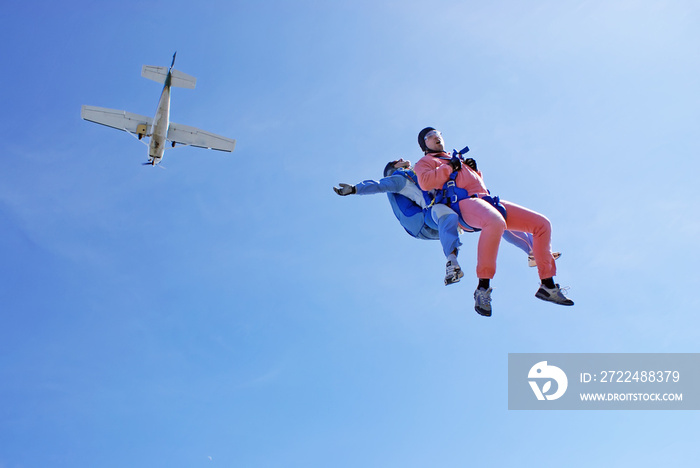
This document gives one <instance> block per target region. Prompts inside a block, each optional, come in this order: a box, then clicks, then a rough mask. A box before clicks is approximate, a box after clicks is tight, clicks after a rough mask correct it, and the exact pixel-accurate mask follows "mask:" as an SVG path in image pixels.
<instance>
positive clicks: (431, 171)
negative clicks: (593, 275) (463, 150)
mask: <svg viewBox="0 0 700 468" xmlns="http://www.w3.org/2000/svg"><path fill="white" fill-rule="evenodd" d="M449 160H450V155H448V154H447V153H427V154H426V155H425V156H424V157H423V158H421V160H420V161H418V163H416V165H415V167H414V170H415V172H416V175H417V176H418V183H419V184H420V186H421V188H422V189H423V190H425V191H430V190H434V189H442V188H443V186H444V185H445V182H447V181H448V180H449V178H450V174H452V166H451V165H450V164H449ZM455 184H456V185H457V187H461V188H463V189H465V190H467V192H468V193H469V196H470V197H471V196H472V195H476V197H475V198H465V199H463V200H460V201H459V210H460V211H461V215H462V218H463V219H464V222H466V223H467V224H468V225H469V226H472V227H475V228H479V229H481V232H480V234H479V245H478V254H477V264H476V275H477V277H478V278H488V279H491V278H493V277H494V275H495V274H496V258H497V257H498V247H499V245H500V242H501V236H502V235H503V231H504V230H506V229H510V230H513V231H523V232H529V233H531V234H532V237H533V241H532V253H533V255H534V256H535V261H536V262H537V272H538V274H539V276H540V278H541V279H542V278H551V277H553V276H554V275H555V274H556V264H555V263H554V258H553V257H552V249H551V238H552V226H551V224H550V222H549V220H548V219H547V218H546V217H545V216H543V215H541V214H539V213H537V212H535V211H532V210H528V209H527V208H523V207H522V206H518V205H516V204H514V203H510V202H507V201H505V200H501V203H502V204H503V206H505V208H506V214H507V216H506V217H507V221H506V220H505V219H503V216H502V215H501V213H499V212H498V210H496V208H494V207H493V205H491V204H490V203H488V202H487V201H485V200H482V199H481V197H483V196H485V195H488V194H489V192H488V190H487V188H486V184H484V179H483V178H482V175H481V172H480V171H474V170H473V169H472V168H470V167H469V166H467V165H466V164H462V168H461V169H460V170H459V172H458V173H457V178H456V179H455Z"/></svg>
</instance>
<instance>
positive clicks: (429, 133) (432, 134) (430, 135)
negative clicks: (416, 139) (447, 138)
mask: <svg viewBox="0 0 700 468" xmlns="http://www.w3.org/2000/svg"><path fill="white" fill-rule="evenodd" d="M430 137H438V138H442V133H440V132H438V131H437V130H431V131H429V132H428V133H426V134H425V136H424V137H423V140H427V139H428V138H430Z"/></svg>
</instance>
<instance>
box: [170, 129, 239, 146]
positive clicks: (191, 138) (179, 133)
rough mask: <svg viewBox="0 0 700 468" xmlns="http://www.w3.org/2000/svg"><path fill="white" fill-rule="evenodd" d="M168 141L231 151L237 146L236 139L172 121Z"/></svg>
mask: <svg viewBox="0 0 700 468" xmlns="http://www.w3.org/2000/svg"><path fill="white" fill-rule="evenodd" d="M168 141H171V142H173V143H180V144H181V145H189V146H196V147H197V148H207V149H214V150H218V151H227V152H231V151H233V149H234V148H235V147H236V140H232V139H230V138H226V137H222V136H220V135H215V134H213V133H209V132H205V131H204V130H200V129H198V128H194V127H188V126H187V125H181V124H176V123H173V122H171V123H170V127H169V128H168Z"/></svg>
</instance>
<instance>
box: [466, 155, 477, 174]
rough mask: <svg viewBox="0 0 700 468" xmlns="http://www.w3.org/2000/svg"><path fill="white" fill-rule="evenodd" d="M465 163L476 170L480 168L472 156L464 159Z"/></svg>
mask: <svg viewBox="0 0 700 468" xmlns="http://www.w3.org/2000/svg"><path fill="white" fill-rule="evenodd" d="M464 164H466V165H467V166H469V167H471V168H472V169H474V170H475V171H477V170H478V169H477V168H476V161H474V160H473V159H472V158H467V159H465V160H464Z"/></svg>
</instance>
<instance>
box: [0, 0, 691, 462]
mask: <svg viewBox="0 0 700 468" xmlns="http://www.w3.org/2000/svg"><path fill="white" fill-rule="evenodd" d="M699 20H700V6H698V5H697V3H696V2H693V1H673V2H671V1H668V2H665V1H648V2H633V1H623V0H613V1H568V2H559V1H531V2H515V1H496V2H476V1H464V2H453V1H437V2H433V3H426V2H412V1H403V2H395V1H381V0H380V1H379V2H375V1H373V2H369V1H355V2H343V1H340V2H332V3H328V4H324V5H319V4H318V2H305V1H299V2H200V3H192V2H181V1H170V2H163V1H160V2H157V1H145V2H135V1H126V2H119V3H116V2H114V3H110V4H102V3H95V2H72V3H71V5H70V8H67V7H66V6H62V5H59V4H57V3H54V2H32V1H30V2H25V3H22V4H16V5H12V6H11V7H8V8H7V9H6V11H5V14H4V16H3V20H2V26H3V27H2V28H0V39H2V40H1V41H0V44H2V45H0V48H1V50H2V57H3V80H2V83H3V91H2V92H1V93H0V105H2V108H3V109H4V112H3V113H2V116H1V117H0V119H1V120H0V122H1V124H2V125H1V127H2V129H3V131H2V134H3V138H2V140H1V141H2V142H1V143H0V145H2V157H1V158H0V232H2V239H3V242H2V243H1V244H0V258H2V268H1V269H0V402H2V404H1V405H0V467H1V468H19V467H23V468H24V467H47V466H51V467H94V466H99V467H123V466H135V467H141V466H143V467H146V466H168V467H199V466H201V467H213V466H226V467H233V466H236V467H238V466H240V467H278V466H279V467H290V466H293V467H297V466H299V467H328V466H334V467H357V466H363V467H388V466H391V467H394V466H396V467H423V466H440V467H462V466H477V465H482V466H538V467H540V466H571V467H587V466H653V465H659V464H663V465H668V466H695V463H696V460H697V458H698V456H699V455H700V450H699V449H698V448H697V444H696V439H697V427H698V423H699V422H700V420H699V419H698V415H697V413H696V412H692V411H685V412H684V411H676V412H671V411H669V412H654V411H638V412H612V411H609V412H604V411H590V412H586V411H581V412H573V411H561V412H544V411H543V412H534V411H523V412H517V411H508V409H507V357H508V353H516V352H540V353H546V352H552V353H563V352H664V353H672V352H698V351H699V349H698V330H700V319H698V316H697V311H698V310H699V309H700V301H699V300H698V296H697V294H695V290H696V289H697V285H698V284H699V282H700V275H698V270H697V267H696V266H697V264H698V261H699V260H700V256H699V254H698V249H697V241H696V240H697V238H698V235H700V222H699V221H698V220H697V216H695V213H696V212H697V209H696V206H697V205H698V202H700V193H699V191H698V184H697V181H696V179H697V175H696V174H697V173H698V169H700V167H699V164H698V160H697V155H698V153H699V150H700V145H699V144H698V139H697V128H698V122H699V120H700V119H699V117H700V111H698V109H700V91H699V90H698V76H700V65H699V64H700V61H699V60H698V58H699V57H698V55H699V53H700V52H699V49H698V44H699V43H700V33H699V32H698V28H697V25H698V23H699ZM176 50H177V52H178V56H177V62H176V68H177V69H179V70H182V71H183V72H185V73H188V74H191V75H194V76H195V77H197V78H198V82H197V88H196V89H195V90H185V89H175V90H173V96H172V112H171V118H172V120H173V121H175V122H178V123H182V124H186V125H192V126H196V127H200V128H204V129H207V130H209V131H212V132H215V133H218V134H222V135H225V136H229V137H232V138H236V139H237V140H238V144H237V147H236V150H235V152H234V153H232V154H224V153H219V152H207V151H204V150H200V149H194V148H179V149H175V150H170V151H167V152H166V156H165V159H164V163H163V165H164V166H165V167H166V168H167V169H166V170H160V169H157V168H151V167H143V166H141V165H140V163H141V162H143V161H145V159H146V147H145V146H143V145H141V144H139V143H138V142H137V141H136V140H134V139H133V138H130V137H129V136H128V135H127V134H125V133H120V132H117V131H114V130H111V129H108V128H106V127H101V126H98V125H94V124H90V123H87V122H85V121H82V120H81V119H80V106H81V105H82V104H88V105H96V106H101V107H110V108H117V109H125V110H128V111H130V112H134V113H138V114H145V115H152V114H153V113H154V112H155V107H156V104H157V99H158V95H159V92H160V86H159V85H158V84H156V83H154V82H152V81H149V80H145V79H143V78H141V77H140V70H141V66H142V65H144V64H148V65H161V66H165V65H168V64H169V63H170V59H171V57H172V54H173V52H174V51H176ZM427 125H432V126H435V127H438V128H440V129H441V130H442V131H443V134H444V136H445V139H446V142H447V145H448V146H450V147H457V148H461V147H463V146H465V145H469V146H470V148H471V150H472V152H471V153H470V155H472V157H474V158H475V159H476V160H477V161H478V163H479V167H480V169H481V170H482V171H483V173H484V175H485V178H486V182H487V184H488V185H489V187H490V189H491V190H492V192H493V193H495V194H499V195H500V196H501V197H502V198H505V199H507V200H511V201H514V202H516V203H519V204H522V205H524V206H527V207H530V208H532V209H535V210H537V211H540V212H542V213H544V214H546V215H547V216H548V217H549V218H550V220H551V221H552V223H553V226H554V233H553V247H554V249H555V250H559V251H561V252H563V256H562V258H561V260H559V261H558V266H559V273H558V276H557V279H558V281H559V282H560V283H562V285H568V286H571V290H570V296H571V297H572V298H573V299H574V300H575V301H576V306H574V307H573V308H561V307H556V306H553V305H550V304H546V303H543V302H541V301H538V300H537V299H535V298H534V297H533V295H534V293H535V291H536V289H537V284H538V280H537V275H536V273H535V271H534V269H529V268H527V266H526V260H525V258H524V256H523V254H522V252H520V251H517V250H516V249H514V248H513V247H511V246H509V245H507V244H504V245H503V248H502V249H501V254H500V255H499V263H498V273H497V276H496V278H495V279H494V281H493V286H494V293H493V299H494V302H493V307H494V316H493V317H492V318H490V319H485V318H482V317H479V316H477V314H476V313H475V312H474V310H473V299H472V293H473V290H474V287H475V286H476V279H475V278H474V273H473V267H474V264H475V253H476V237H475V236H473V235H472V236H469V235H465V236H464V238H463V242H464V248H463V249H462V252H461V254H460V261H461V263H462V265H463V267H464V268H465V271H466V273H467V274H466V276H465V278H464V279H463V280H462V282H461V283H459V284H457V285H453V286H450V287H449V288H446V287H445V286H444V285H443V282H442V281H443V275H444V258H443V256H442V254H441V251H440V247H439V245H438V243H436V242H427V241H419V240H416V239H413V238H411V237H409V236H408V235H406V234H405V233H404V232H403V230H402V229H401V227H400V226H399V224H398V223H397V222H396V220H395V219H394V218H393V216H392V213H391V210H390V207H389V204H388V203H387V202H386V199H385V197H383V196H374V197H361V198H360V197H346V198H340V197H338V196H336V195H335V194H334V193H333V192H332V190H331V187H332V186H333V185H334V184H337V183H338V182H341V181H342V182H348V183H356V182H359V181H361V180H363V179H367V178H377V177H379V175H380V173H381V169H382V168H383V167H384V165H385V163H386V162H387V161H388V160H391V159H396V158H398V157H400V156H402V157H404V158H408V159H411V160H412V161H416V160H417V159H418V158H419V157H420V156H421V155H420V152H419V148H418V145H417V144H416V135H417V133H418V131H419V130H420V129H421V128H423V127H424V126H427Z"/></svg>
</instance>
